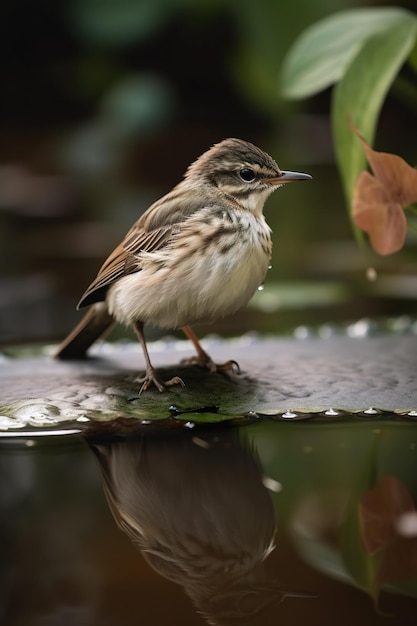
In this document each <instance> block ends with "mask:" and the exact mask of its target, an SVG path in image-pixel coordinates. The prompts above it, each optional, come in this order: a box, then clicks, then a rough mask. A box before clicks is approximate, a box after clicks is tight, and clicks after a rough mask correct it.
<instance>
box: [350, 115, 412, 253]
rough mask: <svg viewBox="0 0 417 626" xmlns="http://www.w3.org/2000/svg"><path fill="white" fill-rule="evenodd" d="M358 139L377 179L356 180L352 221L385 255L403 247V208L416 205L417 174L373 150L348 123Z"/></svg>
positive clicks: (367, 176) (366, 176) (362, 176)
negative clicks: (412, 204)
mask: <svg viewBox="0 0 417 626" xmlns="http://www.w3.org/2000/svg"><path fill="white" fill-rule="evenodd" d="M349 125H350V129H351V130H352V132H353V133H355V135H356V136H357V137H358V138H359V140H360V142H361V144H362V147H363V150H364V152H365V154H366V157H367V159H368V162H369V164H370V166H371V168H372V171H373V173H374V175H372V174H370V173H369V172H361V173H360V174H359V176H358V178H357V180H356V183H355V189H354V194H353V201H352V217H353V220H354V222H355V224H356V225H357V226H359V228H361V229H362V230H364V231H365V232H367V233H368V235H369V239H370V241H371V244H372V246H373V247H374V249H375V250H376V251H377V252H378V253H379V254H382V255H386V254H392V253H393V252H397V251H398V250H400V249H401V248H402V246H403V245H404V241H405V237H406V233H407V220H406V217H405V215H404V211H403V209H404V207H406V206H408V205H409V204H411V203H412V202H417V170H416V169H415V168H413V167H411V166H410V165H408V163H406V162H405V161H404V159H402V158H401V157H399V156H397V155H395V154H389V153H387V152H377V151H376V150H373V149H372V148H371V147H370V146H369V145H368V144H367V143H366V141H365V139H364V138H363V137H362V135H361V134H360V132H359V131H358V130H357V129H356V128H355V127H354V126H353V124H352V122H351V121H350V120H349Z"/></svg>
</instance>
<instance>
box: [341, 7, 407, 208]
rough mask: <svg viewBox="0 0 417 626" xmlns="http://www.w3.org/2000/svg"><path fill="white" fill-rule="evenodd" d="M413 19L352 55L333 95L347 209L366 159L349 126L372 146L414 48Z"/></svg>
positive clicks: (404, 21)
mask: <svg viewBox="0 0 417 626" xmlns="http://www.w3.org/2000/svg"><path fill="white" fill-rule="evenodd" d="M416 35H417V20H416V19H415V18H413V19H410V18H407V19H405V20H403V22H402V23H401V24H396V25H395V27H393V28H391V30H390V31H389V32H385V33H384V34H378V35H374V36H373V37H371V38H370V39H368V41H367V42H366V43H365V44H364V46H363V47H362V49H361V50H360V52H359V53H358V54H357V55H356V57H355V58H354V60H353V61H352V63H351V64H350V66H349V68H348V69H347V71H346V74H345V75H344V77H343V79H342V80H341V81H340V82H339V84H338V85H337V86H336V88H335V90H334V92H333V103H332V126H333V137H334V142H335V150H336V157H337V160H338V165H339V169H340V172H341V175H342V179H343V183H344V189H345V195H346V199H347V203H348V206H350V204H351V199H352V195H353V188H354V184H355V181H356V178H357V176H358V174H359V172H360V171H361V170H363V169H365V166H366V158H365V155H364V152H363V149H362V146H361V144H360V142H359V140H358V138H357V137H356V136H355V135H354V134H353V133H352V131H351V130H350V128H349V125H348V117H349V116H350V118H351V120H352V122H353V125H354V126H355V127H356V128H357V129H358V130H359V132H360V133H361V134H362V135H363V136H364V138H365V140H366V141H367V143H368V144H370V145H371V144H372V142H373V138H374V133H375V127H376V124H377V121H378V114H379V111H380V109H381V106H382V103H383V101H384V99H385V96H386V94H387V91H388V89H389V88H390V86H391V85H392V83H393V81H394V79H395V77H396V75H397V73H398V71H399V69H400V68H401V66H402V65H403V63H404V62H405V60H406V59H407V57H408V55H409V54H410V51H411V50H412V48H413V46H414V42H415V39H416Z"/></svg>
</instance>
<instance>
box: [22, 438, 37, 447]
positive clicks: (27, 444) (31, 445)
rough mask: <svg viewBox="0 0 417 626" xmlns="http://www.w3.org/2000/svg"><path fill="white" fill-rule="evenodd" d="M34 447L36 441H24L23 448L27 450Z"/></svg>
mask: <svg viewBox="0 0 417 626" xmlns="http://www.w3.org/2000/svg"><path fill="white" fill-rule="evenodd" d="M35 445H36V441H34V440H33V439H27V440H26V441H25V446H26V447H27V448H33V447H34V446H35Z"/></svg>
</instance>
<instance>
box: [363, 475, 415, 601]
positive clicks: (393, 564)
mask: <svg viewBox="0 0 417 626" xmlns="http://www.w3.org/2000/svg"><path fill="white" fill-rule="evenodd" d="M410 511H415V507H414V502H413V498H412V496H411V494H410V492H409V491H408V489H407V487H406V486H405V485H404V483H402V482H401V481H400V480H399V479H398V478H397V477H396V476H383V477H382V478H381V480H380V481H379V482H378V483H377V484H376V485H375V487H374V488H373V489H371V490H369V491H367V492H366V493H364V494H363V496H362V497H361V499H360V503H359V525H360V531H361V537H362V541H363V544H364V547H365V550H366V551H367V552H368V554H370V555H376V554H378V555H379V560H378V567H377V569H376V571H375V579H374V581H373V585H374V587H375V588H376V589H379V588H380V586H381V585H382V584H384V583H389V582H391V583H392V582H399V581H404V580H411V579H413V578H415V576H416V575H417V538H416V537H404V536H401V535H400V534H399V533H398V530H397V528H396V521H397V520H398V518H399V517H400V516H401V515H402V514H404V513H407V512H410Z"/></svg>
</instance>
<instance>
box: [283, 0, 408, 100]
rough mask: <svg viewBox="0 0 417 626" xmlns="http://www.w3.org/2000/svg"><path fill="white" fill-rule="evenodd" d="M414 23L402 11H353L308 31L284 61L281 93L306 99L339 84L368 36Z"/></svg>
mask: <svg viewBox="0 0 417 626" xmlns="http://www.w3.org/2000/svg"><path fill="white" fill-rule="evenodd" d="M412 21H414V16H413V14H411V13H409V12H408V11H405V10H403V9H400V8H388V9H384V8H371V9H353V10H350V11H343V12H341V13H336V14H335V15H331V16H330V17H327V18H325V19H323V20H320V21H319V22H317V23H316V24H314V25H312V26H311V27H310V28H308V29H307V30H305V31H304V32H303V33H302V34H301V36H300V37H299V38H298V40H297V41H296V42H295V44H294V45H293V47H292V48H291V49H290V51H289V53H288V55H287V57H286V59H285V60H284V65H283V70H282V75H281V92H282V94H283V95H284V97H286V98H294V99H296V98H306V97H308V96H311V95H313V94H315V93H318V92H319V91H322V90H323V89H325V88H327V87H329V86H330V85H332V84H334V83H336V82H337V81H338V80H340V78H341V77H342V76H343V75H344V73H345V71H346V68H347V67H348V65H349V63H350V62H351V61H352V59H353V58H354V57H355V55H356V54H357V53H358V52H359V50H360V49H361V47H362V46H363V45H364V43H365V42H366V40H367V39H369V37H371V36H373V35H375V34H377V33H382V32H386V31H387V30H392V29H393V28H396V26H399V25H401V24H404V23H406V22H412Z"/></svg>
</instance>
